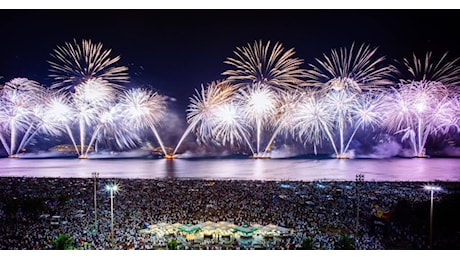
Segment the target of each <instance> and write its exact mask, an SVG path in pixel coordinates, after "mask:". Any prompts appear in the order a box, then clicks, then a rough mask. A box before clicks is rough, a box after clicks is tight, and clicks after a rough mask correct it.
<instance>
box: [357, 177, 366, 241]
mask: <svg viewBox="0 0 460 260" xmlns="http://www.w3.org/2000/svg"><path fill="white" fill-rule="evenodd" d="M355 180H356V204H357V206H356V236H358V230H359V201H360V200H359V185H360V184H361V183H362V182H364V174H361V173H360V174H356V179H355Z"/></svg>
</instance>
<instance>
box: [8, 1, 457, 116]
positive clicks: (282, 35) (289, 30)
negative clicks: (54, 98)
mask: <svg viewBox="0 0 460 260" xmlns="http://www.w3.org/2000/svg"><path fill="white" fill-rule="evenodd" d="M459 17H460V11H459V10H448V9H446V10H439V9H436V10H434V9H432V10H430V9H418V10H415V9H414V10H408V9H402V10H395V9H367V10H366V9H339V10H331V9H302V10H300V9H292V10H287V9H283V10H279V9H267V10H254V9H247V10H242V9H233V10H228V9H215V10H209V9H206V10H196V9H193V10H192V9H187V10H179V9H162V10H154V9H150V10H145V9H143V10H141V9H129V10H122V9H117V10H101V9H97V10H81V9H80V10H78V9H65V10H43V9H40V10H39V9H33V10H25V9H19V10H12V9H9V10H6V9H3V10H0V19H1V23H0V33H1V37H0V39H1V43H0V44H1V48H0V76H3V78H1V79H0V83H4V82H5V81H8V80H10V79H12V78H14V77H27V78H29V79H33V80H36V81H38V82H40V83H42V84H44V85H49V84H50V83H51V80H50V79H49V78H48V76H47V75H48V69H49V65H48V63H47V62H46V60H47V59H50V53H51V52H52V50H53V49H54V48H56V46H58V45H59V46H61V45H63V44H64V42H71V41H73V39H74V38H75V39H77V41H79V42H81V39H82V38H84V39H91V40H92V41H93V42H102V43H103V44H104V47H105V48H107V49H109V48H110V49H112V54H113V55H121V60H120V64H122V65H127V66H128V67H129V73H130V77H131V83H130V85H129V86H132V87H136V86H146V85H149V86H152V87H153V88H154V89H156V90H158V91H159V92H160V93H162V94H164V95H168V96H172V97H175V98H176V99H177V102H178V108H179V109H183V110H185V108H186V105H187V104H188V99H189V97H190V96H192V95H193V94H194V89H195V88H199V87H200V85H201V84H206V83H209V82H211V81H213V80H218V79H222V76H221V73H222V72H223V71H225V70H226V69H229V68H230V67H229V65H226V64H224V60H225V59H226V58H227V57H233V51H234V50H235V49H236V47H240V46H244V45H246V44H247V43H253V42H254V41H255V40H263V41H264V42H265V41H268V40H271V41H272V42H273V43H274V42H276V41H278V42H280V43H282V44H283V46H284V47H285V48H286V49H289V48H295V50H296V56H297V57H299V58H302V59H304V61H305V64H304V68H308V66H307V64H308V63H310V62H313V61H314V58H317V57H320V56H321V55H322V53H329V52H330V50H331V49H332V48H340V47H349V46H350V45H351V43H352V42H353V41H355V42H356V43H359V44H361V43H368V44H371V46H375V47H379V54H380V55H384V56H386V57H387V58H388V59H402V58H403V57H409V56H411V55H412V52H416V53H418V54H419V55H424V53H425V52H426V51H433V52H434V53H435V54H436V53H438V55H441V54H442V53H444V52H446V51H449V52H450V55H452V56H451V57H458V56H460V50H459V48H460V47H459V46H460V45H459V44H458V41H457V37H458V35H459V31H460V26H458V24H459V22H458V19H459Z"/></svg>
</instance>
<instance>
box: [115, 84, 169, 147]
mask: <svg viewBox="0 0 460 260" xmlns="http://www.w3.org/2000/svg"><path fill="white" fill-rule="evenodd" d="M119 106H120V111H121V114H122V118H123V122H124V126H125V128H128V129H129V128H131V129H134V130H136V131H139V130H143V129H145V128H150V129H151V131H152V132H153V133H154V135H155V137H156V138H157V141H158V143H159V144H160V146H161V148H162V150H163V153H164V155H167V152H166V149H165V147H164V144H163V142H162V141H161V138H160V135H159V134H158V130H157V127H158V125H159V123H160V121H161V120H162V119H163V118H164V116H165V113H166V99H165V97H163V96H161V95H160V94H158V93H157V92H152V91H150V90H147V89H143V88H138V89H130V90H127V91H125V92H124V95H123V96H122V98H121V100H120V103H119Z"/></svg>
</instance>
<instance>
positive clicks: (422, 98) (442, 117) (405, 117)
mask: <svg viewBox="0 0 460 260" xmlns="http://www.w3.org/2000/svg"><path fill="white" fill-rule="evenodd" d="M387 103H388V106H389V107H388V109H386V111H387V113H385V121H384V126H385V127H386V128H387V129H388V130H389V131H390V132H391V133H395V134H402V140H403V141H404V140H406V139H408V140H410V142H411V144H412V146H413V150H414V156H424V154H425V152H424V148H425V144H426V141H427V138H428V137H429V136H430V135H432V134H437V133H439V132H443V131H445V129H447V128H450V127H451V126H452V122H454V121H455V119H454V118H455V116H454V118H452V115H453V113H452V112H454V110H453V109H454V108H453V107H452V106H451V105H452V104H453V103H452V102H450V101H449V97H448V90H447V89H446V87H445V86H444V85H443V84H442V83H440V82H433V81H413V82H411V83H409V84H402V83H401V84H399V88H398V89H394V91H393V95H391V96H388V97H387ZM442 129H444V130H442ZM441 130H442V131H441Z"/></svg>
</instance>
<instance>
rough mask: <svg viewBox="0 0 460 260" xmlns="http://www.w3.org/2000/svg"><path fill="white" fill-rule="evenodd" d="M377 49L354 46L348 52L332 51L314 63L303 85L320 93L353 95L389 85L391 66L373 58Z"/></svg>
mask: <svg viewBox="0 0 460 260" xmlns="http://www.w3.org/2000/svg"><path fill="white" fill-rule="evenodd" d="M376 52H377V48H371V47H370V46H369V45H367V44H362V45H361V46H360V47H359V48H356V47H355V44H354V43H353V44H352V45H351V48H350V49H349V50H348V49H346V48H340V49H339V50H336V49H333V50H332V51H331V54H330V56H328V55H326V54H323V59H322V60H321V59H318V58H317V59H316V62H317V63H318V64H317V65H315V64H310V67H311V69H309V70H307V80H306V84H307V85H308V86H313V87H316V88H318V89H320V90H321V91H323V92H329V91H331V90H336V91H337V90H346V91H351V92H354V93H361V92H362V91H369V90H379V89H381V88H382V87H385V86H388V85H392V84H393V82H392V81H390V80H389V78H390V75H391V69H390V66H387V65H385V64H384V61H385V58H384V57H376Z"/></svg>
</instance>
